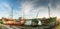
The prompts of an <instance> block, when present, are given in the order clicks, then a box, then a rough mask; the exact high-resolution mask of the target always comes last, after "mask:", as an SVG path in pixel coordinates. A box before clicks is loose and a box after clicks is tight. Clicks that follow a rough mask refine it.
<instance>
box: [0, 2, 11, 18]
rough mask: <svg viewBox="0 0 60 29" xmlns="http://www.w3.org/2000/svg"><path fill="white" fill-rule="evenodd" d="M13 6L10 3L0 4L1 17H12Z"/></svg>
mask: <svg viewBox="0 0 60 29" xmlns="http://www.w3.org/2000/svg"><path fill="white" fill-rule="evenodd" d="M10 12H11V7H10V5H9V4H8V3H1V4H0V18H1V17H7V18H8V17H10V16H9V15H10Z"/></svg>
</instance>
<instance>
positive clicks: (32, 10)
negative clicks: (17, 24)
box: [0, 0, 60, 19]
mask: <svg viewBox="0 0 60 29" xmlns="http://www.w3.org/2000/svg"><path fill="white" fill-rule="evenodd" d="M48 6H49V8H50V16H51V17H55V16H57V17H58V18H60V0H0V18H2V17H6V18H11V16H13V18H14V19H18V18H19V17H23V16H24V18H36V15H37V13H38V12H39V13H38V17H37V18H42V17H46V18H48ZM12 10H13V15H12Z"/></svg>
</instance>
